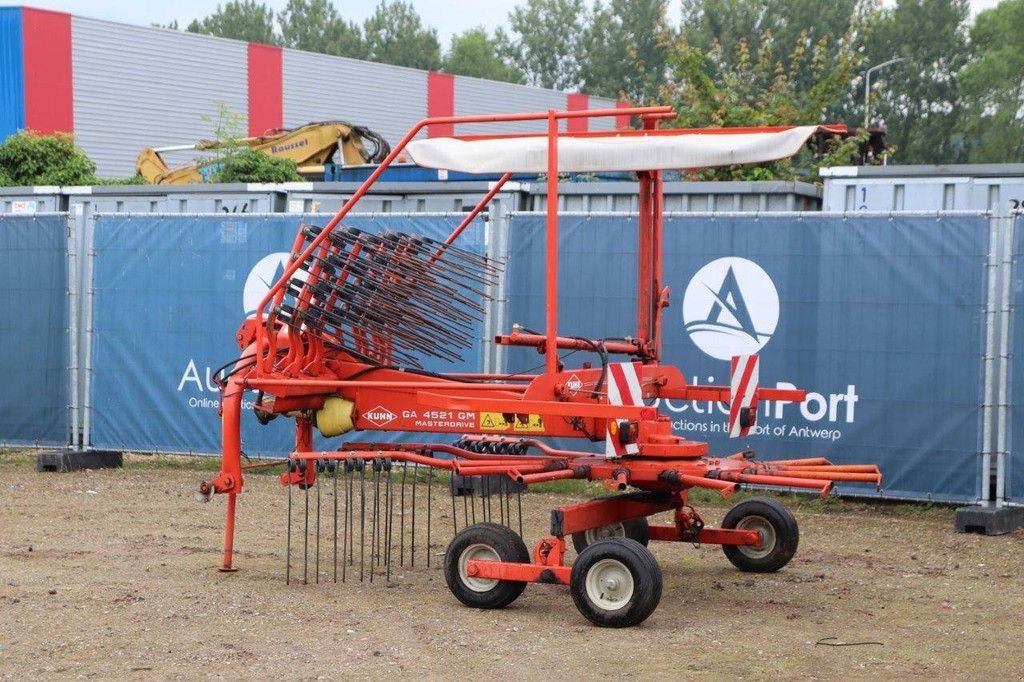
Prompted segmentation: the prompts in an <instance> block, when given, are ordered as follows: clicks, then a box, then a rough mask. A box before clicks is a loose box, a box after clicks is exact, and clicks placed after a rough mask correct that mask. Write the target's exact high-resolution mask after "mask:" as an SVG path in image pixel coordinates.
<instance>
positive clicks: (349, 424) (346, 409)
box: [316, 395, 356, 438]
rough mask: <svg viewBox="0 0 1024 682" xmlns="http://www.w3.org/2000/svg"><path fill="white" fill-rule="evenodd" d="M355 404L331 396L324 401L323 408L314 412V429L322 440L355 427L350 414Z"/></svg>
mask: <svg viewBox="0 0 1024 682" xmlns="http://www.w3.org/2000/svg"><path fill="white" fill-rule="evenodd" d="M355 408H356V404H355V403H354V402H352V401H351V400H345V399H344V398H342V397H340V396H336V395H334V396H331V397H330V398H327V400H325V401H324V406H323V407H321V408H320V409H319V410H317V411H316V428H317V429H319V431H320V434H321V435H323V436H324V438H331V437H333V436H340V435H341V434H343V433H348V432H349V431H351V430H352V429H354V428H355V427H356V425H355V420H354V419H352V413H353V412H354V411H355Z"/></svg>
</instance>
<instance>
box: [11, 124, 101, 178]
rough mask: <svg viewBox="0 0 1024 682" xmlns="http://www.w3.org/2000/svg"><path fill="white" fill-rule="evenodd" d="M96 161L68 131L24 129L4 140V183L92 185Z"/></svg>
mask: <svg viewBox="0 0 1024 682" xmlns="http://www.w3.org/2000/svg"><path fill="white" fill-rule="evenodd" d="M95 173H96V164H95V163H93V162H92V160H91V159H90V158H89V157H88V156H86V155H85V152H84V151H82V148H81V147H79V146H78V145H77V144H75V138H74V137H73V136H72V135H69V134H67V133H57V134H56V135H40V134H38V133H34V132H32V131H28V130H22V131H19V132H18V133H16V134H14V135H11V136H10V137H8V138H7V139H6V140H5V141H4V143H3V144H0V185H3V186H7V187H23V186H29V185H92V184H95V182H96V175H95Z"/></svg>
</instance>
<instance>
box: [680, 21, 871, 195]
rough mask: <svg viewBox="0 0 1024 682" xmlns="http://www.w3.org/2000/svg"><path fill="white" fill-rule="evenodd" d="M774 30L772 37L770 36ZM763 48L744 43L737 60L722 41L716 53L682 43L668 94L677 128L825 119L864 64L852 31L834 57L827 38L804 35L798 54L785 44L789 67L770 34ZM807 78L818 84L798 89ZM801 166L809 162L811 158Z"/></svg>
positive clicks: (785, 166)
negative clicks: (810, 38)
mask: <svg viewBox="0 0 1024 682" xmlns="http://www.w3.org/2000/svg"><path fill="white" fill-rule="evenodd" d="M766 33H767V32H766ZM755 42H756V45H757V47H754V48H752V47H751V46H750V45H749V44H748V43H747V42H746V41H745V40H740V41H738V42H737V43H736V46H735V50H734V52H733V54H732V55H725V54H724V53H723V47H722V45H721V44H719V43H712V47H711V50H710V52H708V53H705V52H704V51H703V50H701V49H700V48H698V47H695V46H693V45H690V44H689V43H688V42H686V41H685V40H683V41H681V42H680V43H679V44H678V45H677V46H676V49H675V50H674V51H673V53H672V55H671V58H670V62H671V64H672V66H673V71H674V72H673V77H672V80H671V81H670V82H669V84H668V85H667V86H666V87H665V88H664V90H663V97H664V99H666V100H667V101H669V102H670V103H672V104H673V106H674V107H675V108H676V111H677V112H679V116H678V117H677V118H676V119H675V121H674V122H673V123H672V125H674V126H675V127H682V128H705V127H719V126H775V125H793V124H803V125H806V124H813V123H820V122H824V121H823V118H824V115H825V112H826V111H827V110H828V107H829V105H830V104H831V103H833V102H835V101H836V99H837V98H838V97H839V96H840V95H841V94H842V93H843V92H844V91H845V90H846V89H848V88H849V86H850V82H851V81H852V79H853V76H854V74H855V73H856V69H857V67H858V65H859V63H860V55H859V54H858V53H857V50H856V49H855V47H854V45H853V38H852V33H847V34H846V35H845V36H843V37H841V38H840V40H839V41H838V43H839V49H838V50H837V51H836V52H835V53H834V56H830V55H832V51H831V49H830V42H829V40H828V39H827V37H825V36H823V37H822V38H820V39H819V40H818V42H817V43H816V44H815V45H813V46H812V47H811V49H809V50H806V49H803V46H804V45H806V42H807V37H806V34H804V33H801V34H800V35H799V36H798V37H797V39H796V43H795V45H794V46H793V48H792V49H789V50H785V48H786V47H787V46H780V47H781V48H783V49H784V54H788V55H789V59H788V64H786V63H784V62H783V61H782V60H778V59H776V58H775V55H776V47H775V43H774V40H773V39H772V38H771V36H770V35H767V34H766V35H762V36H759V39H758V40H757V41H755ZM801 74H809V75H810V76H811V78H812V80H813V83H814V84H813V85H812V86H811V87H810V88H807V89H804V88H802V87H800V86H799V84H798V83H799V78H800V75H801ZM855 149H856V143H855V142H851V143H850V144H847V145H842V146H841V147H840V148H837V149H833V150H831V153H830V154H829V155H828V157H827V158H821V159H817V160H816V161H815V164H814V165H823V164H832V163H833V162H836V161H839V160H841V161H842V162H849V160H850V155H851V154H852V153H853V152H854V151H855ZM801 162H802V163H804V164H810V162H809V161H808V160H807V159H802V160H801ZM796 172H797V171H796V166H795V165H794V163H793V162H792V160H790V159H784V160H782V161H777V162H774V163H772V164H765V165H762V166H760V167H758V166H735V167H730V168H725V169H715V170H711V171H706V172H704V173H703V174H702V177H706V178H729V179H740V178H743V179H766V178H769V177H775V178H792V177H795V175H796Z"/></svg>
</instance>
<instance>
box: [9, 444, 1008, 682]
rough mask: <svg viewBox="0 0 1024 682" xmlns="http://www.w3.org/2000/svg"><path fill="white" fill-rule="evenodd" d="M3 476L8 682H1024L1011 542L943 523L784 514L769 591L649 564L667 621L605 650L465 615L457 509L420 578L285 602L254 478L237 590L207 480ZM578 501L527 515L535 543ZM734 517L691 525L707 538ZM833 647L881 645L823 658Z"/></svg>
mask: <svg viewBox="0 0 1024 682" xmlns="http://www.w3.org/2000/svg"><path fill="white" fill-rule="evenodd" d="M0 458H2V459H0V491H2V495H3V502H2V504H0V677H2V678H4V679H7V678H10V679H23V678H37V677H56V678H77V677H100V678H124V677H134V676H140V677H141V676H146V677H156V678H196V677H207V676H214V677H228V678H240V677H257V678H270V677H286V678H354V677H370V678H384V677H393V676H401V677H428V678H451V677H454V676H459V677H463V678H470V679H479V678H486V677H493V676H495V675H497V674H500V675H501V676H503V677H509V678H512V677H525V678H531V679H532V678H570V677H572V678H612V677H638V678H644V679H646V678H655V677H664V676H671V677H674V678H678V677H683V676H686V677H711V678H724V677H729V678H752V679H765V678H772V679H777V678H783V677H801V678H837V677H854V678H860V677H876V678H877V677H882V678H909V677H929V678H939V677H941V678H947V679H948V678H969V679H983V678H994V679H1024V655H1022V654H1021V653H1020V647H1021V643H1022V642H1021V639H1022V638H1021V636H1022V634H1024V626H1022V625H1021V616H1020V614H1021V613H1022V612H1024V578H1022V572H1021V568H1022V560H1024V532H1022V531H1018V532H1016V533H1013V534H1010V535H1005V536H1001V537H982V536H978V535H958V534H956V533H954V532H953V512H952V510H950V509H944V508H943V509H931V510H921V509H920V508H919V507H907V506H896V507H870V506H866V505H859V504H843V505H840V506H841V510H840V511H832V510H822V509H821V508H820V506H815V505H811V506H810V508H808V509H796V510H795V513H796V516H797V519H798V520H799V522H800V524H801V541H800V550H799V551H798V553H797V556H796V558H795V559H794V560H793V562H792V563H791V564H790V565H789V566H787V567H786V568H784V569H783V570H782V571H780V572H779V573H776V574H772V575H750V574H744V573H740V572H738V571H736V570H735V569H733V568H732V566H731V564H729V563H728V561H727V560H726V559H725V557H724V556H723V555H722V552H721V551H720V549H718V548H715V547H703V548H699V549H695V548H693V547H690V546H678V545H673V544H667V543H662V544H656V545H654V546H653V547H652V549H653V550H654V552H655V555H656V556H657V558H658V561H659V563H660V564H661V567H662V569H663V572H664V576H665V590H664V596H663V598H662V601H661V605H660V606H659V608H658V610H657V611H655V613H654V615H652V616H651V617H650V618H649V619H648V620H647V621H646V622H645V623H644V624H643V625H641V626H639V627H636V628H631V629H626V630H605V629H600V628H595V627H592V626H591V625H590V624H589V623H588V622H587V621H586V620H584V619H583V617H582V616H580V615H579V613H578V612H577V611H576V609H575V607H574V606H573V604H572V600H571V599H570V597H569V594H568V590H567V589H566V588H564V587H559V586H551V585H531V586H529V587H528V588H527V590H526V592H525V594H524V595H523V597H521V598H520V599H519V600H518V601H516V602H515V603H514V604H513V605H512V606H510V607H509V608H507V609H505V610H502V611H480V610H475V609H469V608H465V607H463V606H461V605H460V604H459V603H458V602H457V601H456V600H455V599H454V597H452V596H451V594H450V593H449V592H448V589H447V587H446V586H445V584H444V578H443V576H442V574H441V571H440V568H439V564H440V559H441V556H442V554H443V551H444V546H445V544H446V543H447V541H448V540H449V539H450V537H451V528H450V523H451V518H450V509H451V507H450V498H448V497H447V496H438V495H437V489H436V488H435V498H434V501H435V505H436V506H435V511H434V516H435V521H437V522H438V525H436V526H435V529H436V531H435V534H434V538H433V540H434V546H433V547H432V567H431V568H426V567H424V566H422V560H423V554H422V548H421V549H420V552H421V554H420V557H419V560H418V565H417V568H415V569H410V568H408V567H405V568H396V570H395V572H394V574H393V576H392V583H391V586H388V585H387V584H386V581H384V580H381V579H380V578H378V579H377V580H376V581H375V582H374V583H373V584H372V585H371V584H369V583H363V584H359V583H358V581H355V582H353V581H352V580H351V579H350V580H349V582H348V583H347V584H345V585H341V584H338V585H335V584H332V583H331V582H330V578H331V577H332V576H331V574H330V571H331V567H330V566H329V565H328V561H327V560H326V558H325V560H324V562H323V564H322V569H323V572H322V582H321V583H320V584H309V585H301V584H294V583H293V584H292V585H285V581H284V565H285V560H284V556H285V533H284V530H285V510H286V508H287V507H286V496H285V494H284V493H283V492H282V489H281V488H280V486H279V485H278V484H277V482H276V480H275V478H274V477H273V476H256V475H254V476H250V477H249V478H248V480H247V483H246V492H245V493H244V495H243V497H242V501H241V504H240V508H239V528H238V538H237V544H236V547H237V548H238V550H239V552H238V557H237V560H236V564H237V565H238V566H239V568H240V569H241V570H240V571H239V572H238V573H235V574H223V573H219V572H217V571H216V570H215V568H216V566H217V565H218V560H219V548H220V542H221V537H222V536H221V533H222V524H223V510H224V502H223V500H222V499H217V500H215V501H214V502H213V503H211V504H208V505H198V504H196V503H194V502H193V500H192V493H193V490H194V489H195V487H196V484H197V483H198V481H199V480H201V479H202V478H203V477H204V475H206V474H207V473H208V472H204V471H199V470H195V469H193V470H190V469H188V468H180V467H169V468H168V467H154V466H139V465H137V464H136V465H134V466H130V467H127V468H126V469H123V470H116V471H115V470H110V471H101V472H80V473H72V474H53V473H49V474H39V473H36V472H35V471H34V470H33V469H32V468H31V462H30V461H29V460H27V459H26V458H24V457H12V456H10V455H6V456H5V455H0ZM420 496H421V497H420V499H421V503H422V489H421V493H420ZM571 500H572V496H571V495H566V494H553V493H530V494H527V495H524V496H523V505H524V518H525V526H526V536H527V543H528V544H532V543H533V542H535V541H536V539H537V538H538V537H539V535H540V533H542V532H544V530H545V525H546V523H547V517H548V513H549V510H550V509H551V508H552V507H553V506H556V505H558V504H564V503H566V502H569V501H571ZM326 504H329V501H327V502H325V505H326ZM800 506H805V505H800ZM328 508H329V507H327V506H325V510H326V509H328ZM726 509H727V506H726V505H725V504H724V503H714V504H711V505H709V506H706V507H704V508H702V511H704V512H705V517H706V519H707V520H708V521H709V522H717V521H718V520H719V519H720V518H721V516H722V515H723V514H724V513H725V510H726ZM421 513H422V510H421ZM420 518H421V519H422V516H421V517H420ZM420 523H421V530H422V520H421V521H420ZM446 524H447V525H446ZM326 525H327V522H326V521H325V526H326ZM325 537H329V536H325ZM296 542H297V543H298V544H296V547H293V556H298V562H297V563H295V562H293V571H294V572H296V573H297V572H299V571H301V567H302V565H301V554H300V553H299V552H301V540H299V539H297V538H296ZM328 543H329V540H325V544H324V545H323V546H322V551H323V553H324V556H325V557H326V556H327V555H328V554H329V549H328V547H329V544H328ZM296 548H297V549H296ZM350 577H351V574H350ZM310 580H311V582H313V574H311V576H310ZM829 637H833V638H836V639H834V640H828V641H831V642H833V643H835V642H840V643H843V642H845V643H855V642H877V643H878V644H863V645H859V646H826V645H824V644H818V642H819V641H820V640H822V639H823V638H829Z"/></svg>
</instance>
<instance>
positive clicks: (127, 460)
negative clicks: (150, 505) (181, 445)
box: [124, 452, 220, 471]
mask: <svg viewBox="0 0 1024 682" xmlns="http://www.w3.org/2000/svg"><path fill="white" fill-rule="evenodd" d="M124 468H125V469H129V470H140V469H141V470H160V469H172V470H182V471H217V470H219V469H220V457H203V456H199V455H164V454H155V455H154V454H146V453H136V452H126V453H125V455H124Z"/></svg>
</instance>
